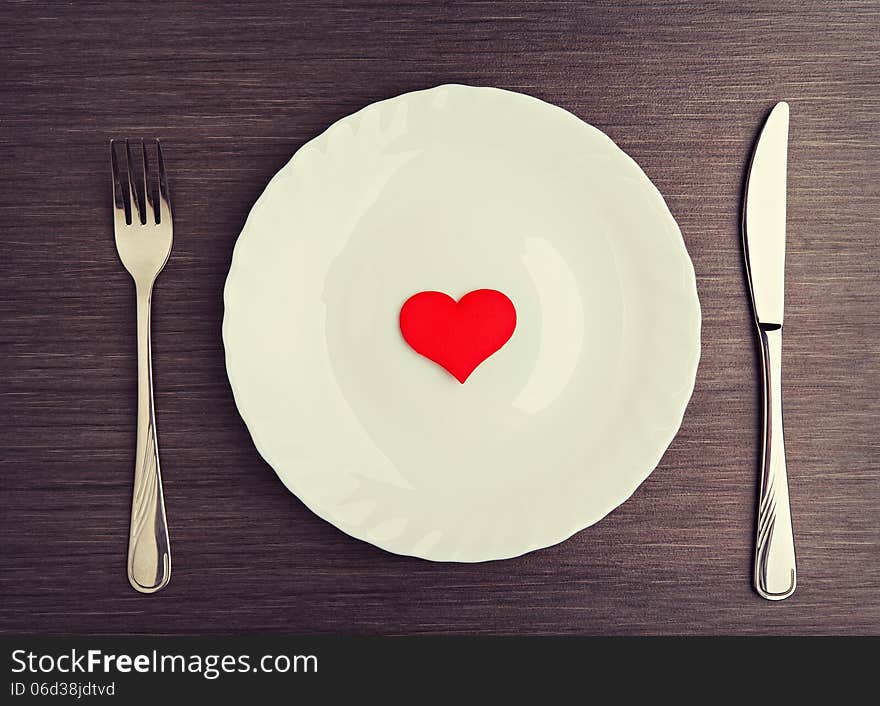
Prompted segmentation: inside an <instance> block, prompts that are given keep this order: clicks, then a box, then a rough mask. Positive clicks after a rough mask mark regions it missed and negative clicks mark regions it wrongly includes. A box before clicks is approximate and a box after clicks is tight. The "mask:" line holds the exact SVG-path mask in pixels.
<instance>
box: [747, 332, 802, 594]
mask: <svg viewBox="0 0 880 706" xmlns="http://www.w3.org/2000/svg"><path fill="white" fill-rule="evenodd" d="M758 332H759V334H760V338H761V361H762V371H763V378H764V410H763V411H764V449H763V453H762V458H761V484H760V496H759V504H758V526H757V539H756V541H755V590H756V591H757V592H758V593H759V594H760V595H761V596H762V597H763V598H766V599H767V600H771V601H779V600H782V599H783V598H788V597H789V596H790V595H791V594H792V593H794V589H795V586H796V585H797V569H796V566H795V554H794V533H793V531H792V527H791V508H790V506H789V502H788V477H787V474H786V469H785V443H784V441H783V437H782V326H781V325H761V324H759V325H758Z"/></svg>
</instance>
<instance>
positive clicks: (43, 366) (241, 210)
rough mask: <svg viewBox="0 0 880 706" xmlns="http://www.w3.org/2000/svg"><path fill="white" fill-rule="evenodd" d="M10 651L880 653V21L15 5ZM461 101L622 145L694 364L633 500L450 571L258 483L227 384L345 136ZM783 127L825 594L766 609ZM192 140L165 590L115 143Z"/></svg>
mask: <svg viewBox="0 0 880 706" xmlns="http://www.w3.org/2000/svg"><path fill="white" fill-rule="evenodd" d="M0 27H2V28H3V29H2V32H0V158H2V161H0V233H2V255H0V273H2V282H0V286H2V291H0V295H2V296H0V346H2V347H0V404H2V407H0V433H2V457H0V469H2V486H0V507H2V517H0V539H2V553H0V556H2V558H0V592H2V598H0V631H2V632H4V633H89V634H97V633H229V632H233V633H250V632H261V633H266V632H272V633H276V632H277V633H323V632H332V633H395V634H396V633H435V632H444V633H609V634H611V633H614V634H625V633H684V634H718V633H721V634H760V633H780V634H847V633H849V634H855V633H869V634H871V633H873V634H876V633H878V632H880V449H878V434H877V424H878V412H880V405H878V401H877V400H878V384H880V363H878V345H880V334H878V325H877V314H878V295H880V283H878V279H877V276H878V266H880V251H878V248H880V186H878V185H880V169H878V166H877V165H878V163H880V131H878V118H877V116H878V114H880V89H878V85H880V79H878V77H880V4H878V2H815V1H813V0H804V1H802V2H797V3H769V2H767V3H752V2H737V3H719V4H717V5H716V4H708V3H683V2H661V1H660V0H652V1H650V2H632V3H620V2H601V3H580V2H540V3H531V2H530V3H498V4H496V3H489V2H455V3H452V2H450V3H442V4H422V3H413V2H401V3H367V2H348V3H329V2H314V3H260V4H256V3H238V2H221V3H218V2H213V3H210V4H208V3H205V4H202V3H186V2H179V3H132V4H129V3H120V2H109V1H104V2H93V3H92V2H76V3H59V2H8V1H7V2H4V3H3V4H2V5H0ZM446 82H461V83H469V84H477V85H494V86H500V87H504V88H510V89H514V90H518V91H524V92H527V93H531V94H533V95H536V96H538V97H540V98H543V99H545V100H548V101H550V102H552V103H556V104H558V105H561V106H563V107H565V108H567V109H569V110H571V111H573V112H574V113H576V114H577V115H579V116H581V117H582V118H584V119H585V120H587V121H589V122H591V123H593V124H595V125H597V126H598V127H599V128H601V129H602V130H604V131H606V132H607V133H608V134H609V135H611V136H612V137H613V138H614V139H615V140H616V141H617V142H618V144H620V145H621V146H622V147H623V148H624V149H625V150H626V151H627V152H628V153H629V154H631V155H632V156H633V157H634V158H635V159H636V160H637V161H638V162H639V163H640V164H641V166H642V167H643V168H644V169H645V171H646V172H647V174H648V175H649V176H650V177H651V178H652V179H653V181H654V182H655V183H656V184H657V186H658V187H659V189H660V191H661V192H662V193H663V194H664V196H665V197H666V199H667V201H668V203H669V206H670V208H671V210H672V212H673V214H674V215H675V216H676V218H677V220H678V222H679V224H680V226H681V229H682V232H683V233H684V237H685V240H686V242H687V245H688V248H689V250H690V253H691V256H692V258H693V261H694V266H695V268H696V272H697V282H698V286H699V292H700V298H701V302H702V307H703V317H704V318H703V354H702V361H701V365H700V370H699V374H698V379H697V386H696V391H695V393H694V396H693V400H692V401H691V404H690V407H689V409H688V412H687V414H686V416H685V420H684V424H683V426H682V429H681V432H680V434H679V435H678V437H677V438H676V439H675V441H674V442H673V444H672V446H671V447H670V449H669V451H668V452H667V453H666V455H665V457H664V458H663V461H662V463H661V464H660V466H659V468H658V469H657V470H656V472H655V473H654V474H653V475H652V476H651V477H650V479H649V480H648V481H647V482H646V483H645V484H644V485H643V486H642V487H641V488H640V489H639V490H638V492H637V493H636V494H635V496H634V497H633V498H632V499H631V500H630V501H629V502H627V503H626V504H625V505H623V506H622V507H621V508H620V509H618V510H617V511H615V512H614V513H613V514H612V515H610V516H609V517H608V518H607V519H605V520H604V521H603V522H601V523H599V524H598V525H596V526H595V527H593V528H591V529H589V530H587V531H585V532H582V533H580V534H579V535H577V536H575V537H574V538H572V539H571V540H569V541H567V542H565V543H563V544H561V545H559V546H556V547H553V548H550V549H547V550H544V551H541V552H537V553H534V554H531V555H528V556H525V557H522V558H519V559H514V560H510V561H505V562H495V563H489V564H483V565H438V564H432V563H427V562H423V561H419V560H415V559H409V558H403V557H398V556H393V555H390V554H386V553H384V552H382V551H381V550H379V549H376V548H374V547H372V546H370V545H368V544H365V543H362V542H358V541H356V540H353V539H351V538H349V537H347V536H346V535H344V534H342V533H341V532H339V531H338V530H336V529H334V528H333V527H332V526H330V525H329V524H326V523H324V522H323V521H321V520H319V519H318V518H317V517H315V516H314V515H312V514H311V513H310V512H309V511H308V510H307V509H306V508H305V507H304V506H303V505H302V504H301V503H300V502H299V501H297V500H296V499H294V498H293V497H292V496H291V495H289V494H288V493H287V492H286V491H285V490H284V488H283V486H282V485H281V483H280V482H278V480H277V479H276V477H275V475H274V473H273V472H272V470H271V469H270V468H269V467H268V466H267V465H266V464H265V463H264V462H263V461H262V460H261V459H260V457H259V456H258V454H257V453H256V451H255V450H254V447H253V445H252V444H251V441H250V439H249V436H248V433H247V430H246V429H245V427H244V425H243V424H242V422H241V420H240V418H239V416H238V414H237V411H236V408H235V405H234V403H233V399H232V395H231V392H230V389H229V386H228V383H227V380H226V375H225V369H224V360H223V348H222V343H221V339H220V325H221V320H222V315H223V305H222V288H223V283H224V279H225V276H226V271H227V268H228V265H229V261H230V256H231V253H232V247H233V244H234V242H235V239H236V237H237V235H238V232H239V230H240V228H241V226H242V224H243V222H244V219H245V216H246V214H247V212H248V209H249V207H250V206H251V204H252V203H253V202H254V200H255V199H256V197H257V196H258V195H259V193H260V192H261V190H262V188H263V187H264V186H265V184H266V182H267V181H268V179H269V178H270V177H271V176H272V174H273V173H274V172H275V171H276V170H277V169H278V168H279V167H281V165H282V164H284V162H285V161H286V160H287V159H288V158H289V156H290V154H291V153H293V152H294V151H295V150H296V149H297V148H299V147H300V146H301V145H302V144H303V143H305V142H306V141H307V140H309V139H310V138H312V137H313V136H315V135H316V134H317V133H318V132H320V131H321V130H322V129H323V128H325V127H326V126H327V125H329V124H330V123H331V122H333V121H334V120H336V119H338V118H340V117H342V116H344V115H346V114H348V113H350V112H353V111H354V110H356V109H358V108H360V107H362V106H364V105H366V104H368V103H370V102H372V101H375V100H378V99H382V98H387V97H390V96H393V95H395V94H398V93H401V92H404V91H408V90H412V89H417V88H424V87H428V86H431V85H435V84H439V83H446ZM779 99H786V100H788V101H789V102H790V104H791V108H792V131H791V147H790V167H789V174H790V185H789V201H790V203H789V240H788V261H787V285H788V287H787V301H786V305H787V309H786V337H787V338H786V349H785V354H784V360H785V380H784V389H785V391H784V400H785V405H786V422H787V429H786V432H787V445H788V458H789V469H790V476H791V499H792V505H793V510H794V524H795V532H796V536H797V549H798V559H799V570H800V576H799V578H800V586H799V588H798V592H797V593H796V594H795V596H794V597H793V598H792V599H790V600H788V601H785V602H783V603H781V604H771V603H768V602H765V601H763V600H761V599H760V598H759V597H758V596H757V595H756V594H755V593H753V592H752V590H751V587H750V577H749V572H750V564H751V554H752V547H753V544H752V535H753V522H754V514H755V510H754V506H755V496H756V482H757V462H758V441H759V431H758V425H759V408H758V401H759V399H758V377H757V352H756V344H755V340H754V335H753V331H752V323H751V319H750V312H749V306H748V302H747V298H746V285H745V280H744V272H743V267H742V262H741V259H742V258H741V251H740V240H739V232H738V219H739V213H738V209H739V201H740V193H741V188H742V178H743V174H744V169H745V166H746V163H747V160H748V155H749V151H750V149H751V146H752V141H753V139H754V137H755V135H756V132H757V129H758V126H759V124H760V122H761V120H762V118H763V117H764V115H765V114H766V112H767V111H768V110H769V108H770V107H771V106H772V104H773V103H774V102H775V101H776V100H779ZM152 135H158V136H160V137H161V138H163V139H164V140H165V143H166V145H167V161H168V165H169V169H170V173H171V179H172V187H173V190H174V196H175V206H176V210H175V231H176V239H175V244H174V252H173V254H172V257H171V261H170V263H169V265H168V267H167V268H166V269H165V272H164V273H163V274H162V276H161V278H160V280H159V284H158V288H157V291H156V295H155V308H154V341H153V343H154V348H153V353H154V358H155V385H156V403H157V408H158V425H159V435H160V443H161V447H162V454H163V456H162V458H163V470H164V473H165V490H166V495H167V505H168V511H169V516H170V525H171V532H172V542H173V549H174V562H175V563H174V576H173V579H172V582H171V585H170V586H169V588H168V589H167V590H166V591H165V592H163V593H161V594H159V595H156V596H154V597H143V596H140V595H137V594H135V593H134V592H133V591H132V590H131V589H130V588H129V587H128V584H127V582H126V578H125V550H126V539H127V531H128V512H129V502H130V497H129V494H130V489H131V480H132V478H131V476H132V471H131V466H132V458H131V454H132V449H133V445H134V429H135V419H134V409H135V405H134V396H135V348H134V338H133V334H134V295H133V291H132V287H131V285H130V282H129V279H128V276H127V274H126V273H125V272H124V271H123V269H122V267H121V266H120V264H119V262H118V259H117V256H116V252H115V249H114V246H113V239H112V229H111V222H110V217H111V213H110V209H109V185H108V165H107V161H108V160H107V152H108V150H107V141H108V139H109V138H110V137H114V136H116V137H118V136H152Z"/></svg>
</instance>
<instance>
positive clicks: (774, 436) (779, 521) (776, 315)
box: [742, 102, 797, 601]
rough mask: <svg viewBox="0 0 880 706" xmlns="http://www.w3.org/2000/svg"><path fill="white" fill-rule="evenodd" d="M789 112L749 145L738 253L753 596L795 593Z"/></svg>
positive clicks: (774, 117) (777, 113) (777, 110)
mask: <svg viewBox="0 0 880 706" xmlns="http://www.w3.org/2000/svg"><path fill="white" fill-rule="evenodd" d="M788 123H789V109H788V104H787V103H785V102H781V103H777V104H776V106H775V107H774V108H773V110H772V111H771V112H770V115H769V116H768V118H767V121H766V122H765V124H764V127H763V129H762V130H761V135H760V136H759V138H758V142H757V144H756V145H755V150H754V153H753V155H752V162H751V165H750V167H749V174H748V178H747V181H746V193H745V198H744V199H743V224H742V230H743V251H744V254H745V261H746V271H747V272H748V278H749V290H750V292H751V298H752V307H753V309H754V314H755V323H756V325H757V328H758V337H759V339H760V343H761V371H762V377H763V398H764V404H763V452H762V458H761V475H760V489H759V495H758V524H757V529H756V539H755V563H754V583H755V590H756V591H757V592H758V594H759V595H761V596H762V597H764V598H766V599H768V600H774V601H777V600H781V599H783V598H788V597H789V596H790V595H791V594H792V593H794V590H795V587H796V585H797V568H796V559H795V551H794V532H793V529H792V523H791V508H790V506H789V497H788V474H787V470H786V463H785V443H784V441H783V433H782V377H781V375H782V321H783V308H784V306H783V305H784V299H785V297H784V286H785V217H786V179H787V171H788V167H787V161H788Z"/></svg>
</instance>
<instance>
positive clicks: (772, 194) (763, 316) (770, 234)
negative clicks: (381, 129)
mask: <svg viewBox="0 0 880 706" xmlns="http://www.w3.org/2000/svg"><path fill="white" fill-rule="evenodd" d="M788 114H789V110H788V103H785V102H782V103H777V104H776V106H775V107H774V108H773V110H772V111H771V113H770V115H769V117H768V118H767V122H766V123H765V124H764V129H763V130H761V136H760V137H759V138H758V144H757V145H756V146H755V151H754V154H753V156H752V164H751V167H750V168H749V177H748V183H747V186H746V198H745V208H744V211H745V217H744V219H743V220H744V224H743V242H744V243H745V251H746V266H747V268H748V272H749V282H750V285H751V292H752V303H753V305H754V309H755V318H756V319H757V320H758V323H761V324H778V325H780V326H781V325H782V310H783V300H784V296H783V289H784V285H785V207H786V203H785V192H786V178H787V171H788V164H787V163H788Z"/></svg>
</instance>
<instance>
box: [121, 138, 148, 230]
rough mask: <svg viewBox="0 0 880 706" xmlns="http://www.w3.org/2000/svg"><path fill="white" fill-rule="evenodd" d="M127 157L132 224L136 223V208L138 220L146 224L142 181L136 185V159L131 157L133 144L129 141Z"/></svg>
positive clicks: (126, 142)
mask: <svg viewBox="0 0 880 706" xmlns="http://www.w3.org/2000/svg"><path fill="white" fill-rule="evenodd" d="M125 155H126V158H127V161H128V189H129V198H130V199H131V222H132V223H134V222H135V215H134V214H135V208H137V219H138V222H140V223H145V222H146V219H145V218H144V216H145V211H144V208H143V206H142V205H141V196H140V195H141V188H140V181H142V180H139V183H138V184H137V185H136V184H135V179H137V175H136V173H135V171H134V159H132V156H131V144H130V143H129V141H128V140H126V141H125Z"/></svg>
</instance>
